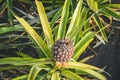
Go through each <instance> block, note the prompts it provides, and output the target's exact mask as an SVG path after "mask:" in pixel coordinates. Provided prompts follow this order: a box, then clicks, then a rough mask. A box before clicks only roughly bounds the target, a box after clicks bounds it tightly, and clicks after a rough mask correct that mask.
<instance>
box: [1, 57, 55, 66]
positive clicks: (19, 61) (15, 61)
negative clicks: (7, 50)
mask: <svg viewBox="0 0 120 80" xmlns="http://www.w3.org/2000/svg"><path fill="white" fill-rule="evenodd" d="M52 62H53V61H52V59H50V58H45V59H34V58H20V57H9V58H2V59H0V65H2V64H11V65H16V66H22V65H29V66H32V65H34V64H38V63H39V64H40V65H42V64H51V63H52Z"/></svg>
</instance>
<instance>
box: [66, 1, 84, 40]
mask: <svg viewBox="0 0 120 80" xmlns="http://www.w3.org/2000/svg"><path fill="white" fill-rule="evenodd" d="M82 3H83V0H80V1H79V2H78V4H77V6H76V8H75V11H74V14H73V16H72V19H71V22H70V25H69V28H68V30H67V33H66V36H67V37H70V38H71V33H73V31H74V30H75V29H76V27H78V25H79V19H80V11H81V8H82ZM72 37H73V36H72Z"/></svg>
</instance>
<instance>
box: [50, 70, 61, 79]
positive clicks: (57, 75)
mask: <svg viewBox="0 0 120 80" xmlns="http://www.w3.org/2000/svg"><path fill="white" fill-rule="evenodd" d="M59 75H60V73H59V72H57V71H56V72H54V73H53V74H52V78H51V80H60V76H59Z"/></svg>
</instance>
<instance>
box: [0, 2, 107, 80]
mask: <svg viewBox="0 0 120 80" xmlns="http://www.w3.org/2000/svg"><path fill="white" fill-rule="evenodd" d="M89 1H90V0H89ZM92 2H93V0H92ZM35 3H36V5H37V9H38V13H39V17H40V21H41V26H42V29H43V33H44V37H41V36H39V35H38V34H37V32H36V31H35V30H34V29H33V28H32V26H30V25H29V24H28V23H27V22H26V21H25V20H24V19H23V18H20V17H18V16H16V15H15V14H14V13H13V14H14V16H15V18H16V19H17V21H18V22H20V24H21V25H22V27H23V28H24V29H25V31H26V32H27V34H28V35H29V36H30V39H31V40H32V42H33V43H34V45H35V46H36V51H37V52H38V54H39V55H40V58H39V59H36V58H31V57H29V56H26V57H24V56H22V57H9V58H2V59H0V65H3V64H10V65H13V68H14V67H18V66H26V67H28V66H29V68H27V69H29V73H27V74H26V75H22V76H18V77H16V78H14V79H13V80H23V79H24V80H62V79H64V80H71V79H72V80H87V79H86V78H84V76H87V78H89V77H90V79H91V78H95V79H99V80H106V77H105V76H104V75H103V74H101V73H102V72H104V70H102V69H100V68H98V67H95V66H92V65H89V64H85V63H82V62H80V61H77V59H78V58H79V56H80V55H81V54H82V53H83V52H84V51H85V49H86V48H87V47H88V45H89V44H90V43H91V42H92V41H93V40H94V37H95V36H96V35H97V34H98V33H99V32H100V31H102V30H103V29H104V28H102V27H103V26H102V27H101V28H100V31H99V32H94V31H92V29H93V28H91V27H90V25H89V20H90V19H91V18H93V16H94V15H95V14H97V12H96V13H95V14H93V15H89V9H87V8H86V7H85V6H83V3H84V1H83V0H78V3H77V6H76V8H75V10H74V13H73V14H72V16H71V18H69V16H70V15H69V14H70V13H69V11H70V10H69V7H70V3H71V0H65V3H64V6H63V8H62V9H60V10H59V11H58V12H57V13H56V15H55V16H54V18H52V20H51V22H50V24H49V21H48V19H47V16H46V13H45V10H44V7H43V5H42V2H40V1H38V0H35ZM95 4H96V3H95ZM61 11H62V12H61ZM98 11H99V10H98ZM59 14H61V18H60V19H61V20H60V23H59V24H56V25H57V27H56V26H55V21H56V20H58V18H59V17H58V16H60V15H59ZM89 16H90V17H89ZM95 16H97V15H95ZM68 18H69V20H70V22H68ZM98 21H99V18H98ZM96 22H97V20H96ZM68 23H69V26H66V24H68ZM96 24H97V23H96ZM101 24H102V23H100V22H98V25H100V26H101ZM51 26H52V27H51ZM95 26H96V25H95ZM84 29H85V30H84ZM56 31H58V32H56ZM56 33H57V34H56ZM71 58H72V60H71ZM18 62H19V63H18ZM66 64H67V65H66ZM64 65H66V66H64ZM58 66H59V67H58ZM10 68H11V66H10ZM7 69H8V67H7Z"/></svg>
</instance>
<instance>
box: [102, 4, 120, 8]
mask: <svg viewBox="0 0 120 80" xmlns="http://www.w3.org/2000/svg"><path fill="white" fill-rule="evenodd" d="M101 7H102V8H106V7H111V8H120V4H105V5H102V6H101Z"/></svg>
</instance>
